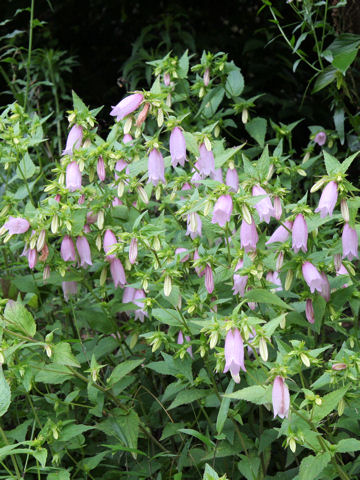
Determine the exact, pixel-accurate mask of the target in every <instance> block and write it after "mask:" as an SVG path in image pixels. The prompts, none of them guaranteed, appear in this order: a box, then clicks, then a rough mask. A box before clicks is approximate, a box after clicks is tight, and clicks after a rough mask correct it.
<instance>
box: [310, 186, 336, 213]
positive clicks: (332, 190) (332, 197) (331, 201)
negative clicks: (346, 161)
mask: <svg viewBox="0 0 360 480" xmlns="http://www.w3.org/2000/svg"><path fill="white" fill-rule="evenodd" d="M337 198H338V186H337V183H336V182H333V181H331V182H329V183H328V184H327V185H326V187H325V188H324V190H323V191H322V194H321V197H320V200H319V206H318V207H317V208H316V210H315V213H320V217H321V218H325V217H326V215H329V216H330V217H331V216H332V214H333V211H334V208H335V205H336V202H337Z"/></svg>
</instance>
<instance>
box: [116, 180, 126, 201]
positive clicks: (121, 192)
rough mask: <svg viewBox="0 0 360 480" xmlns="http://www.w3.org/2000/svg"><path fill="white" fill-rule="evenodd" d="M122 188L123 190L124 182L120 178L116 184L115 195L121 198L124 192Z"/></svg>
mask: <svg viewBox="0 0 360 480" xmlns="http://www.w3.org/2000/svg"><path fill="white" fill-rule="evenodd" d="M124 190H125V183H124V182H123V181H122V180H120V182H119V183H118V186H117V196H118V197H119V198H121V197H122V196H123V194H124Z"/></svg>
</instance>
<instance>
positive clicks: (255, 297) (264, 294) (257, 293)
mask: <svg viewBox="0 0 360 480" xmlns="http://www.w3.org/2000/svg"><path fill="white" fill-rule="evenodd" d="M244 298H246V300H248V301H250V302H257V303H269V304H271V305H277V306H278V307H282V308H286V309H287V310H293V308H292V307H290V306H289V305H287V304H286V303H285V302H284V301H283V300H281V298H280V297H278V296H277V295H275V293H271V292H269V291H268V290H263V289H261V288H254V289H253V290H249V291H248V292H246V294H245V297H244Z"/></svg>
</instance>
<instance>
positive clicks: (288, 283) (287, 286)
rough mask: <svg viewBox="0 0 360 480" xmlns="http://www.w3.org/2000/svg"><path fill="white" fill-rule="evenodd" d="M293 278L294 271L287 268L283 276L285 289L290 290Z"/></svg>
mask: <svg viewBox="0 0 360 480" xmlns="http://www.w3.org/2000/svg"><path fill="white" fill-rule="evenodd" d="M293 278H294V272H293V271H292V270H288V272H287V274H286V278H285V285H284V289H285V290H290V288H291V284H292V281H293Z"/></svg>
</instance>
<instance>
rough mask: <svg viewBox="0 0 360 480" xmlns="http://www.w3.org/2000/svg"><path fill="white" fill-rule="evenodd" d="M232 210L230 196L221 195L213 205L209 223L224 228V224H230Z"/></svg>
mask: <svg viewBox="0 0 360 480" xmlns="http://www.w3.org/2000/svg"><path fill="white" fill-rule="evenodd" d="M232 209H233V202H232V198H231V196H230V195H221V197H219V198H218V199H217V201H216V203H215V207H214V211H213V217H212V220H211V223H217V224H218V225H220V227H225V225H226V222H230V217H231V213H232Z"/></svg>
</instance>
